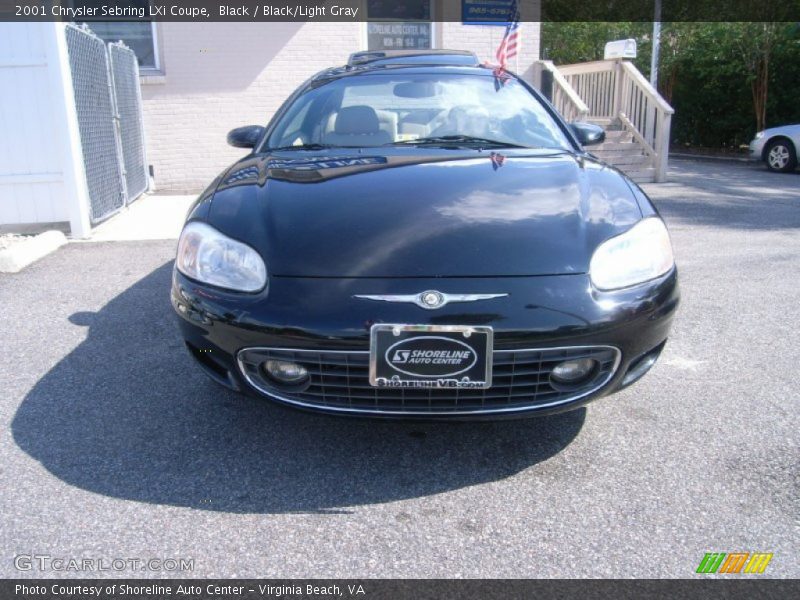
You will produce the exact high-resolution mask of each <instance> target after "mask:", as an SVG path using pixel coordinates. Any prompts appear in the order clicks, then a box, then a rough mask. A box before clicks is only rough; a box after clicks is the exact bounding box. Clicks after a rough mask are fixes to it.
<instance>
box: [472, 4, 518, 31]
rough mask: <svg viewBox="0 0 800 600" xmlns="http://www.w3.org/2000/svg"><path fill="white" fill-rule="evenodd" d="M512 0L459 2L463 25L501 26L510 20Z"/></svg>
mask: <svg viewBox="0 0 800 600" xmlns="http://www.w3.org/2000/svg"><path fill="white" fill-rule="evenodd" d="M511 4H512V0H461V22H462V23H463V24H464V25H502V26H505V25H507V24H508V21H509V20H510V19H511Z"/></svg>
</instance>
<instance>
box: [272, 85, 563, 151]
mask: <svg viewBox="0 0 800 600" xmlns="http://www.w3.org/2000/svg"><path fill="white" fill-rule="evenodd" d="M454 135H455V136H471V137H479V138H488V139H492V140H497V141H500V142H505V143H509V144H515V145H519V146H526V147H548V148H551V147H557V148H564V149H571V145H570V143H569V141H568V140H567V138H566V136H565V135H564V133H563V132H562V130H561V128H560V127H559V126H558V124H557V123H556V122H555V121H554V119H553V118H552V117H551V116H550V114H549V113H548V112H547V110H546V109H545V108H544V106H543V105H542V104H541V103H540V102H539V100H538V99H537V98H536V97H535V96H534V95H532V94H531V93H530V92H529V91H528V90H527V89H526V88H525V87H524V86H523V85H521V84H520V83H518V82H517V81H516V80H513V79H512V80H509V81H506V82H505V83H504V84H503V85H500V84H499V82H498V81H497V80H496V79H495V78H494V77H492V76H491V75H490V74H487V75H466V74H405V75H403V74H398V73H393V74H370V75H367V76H355V77H343V78H340V79H335V80H332V81H329V82H327V83H325V84H323V85H320V86H317V87H315V88H314V89H311V90H309V91H307V92H306V93H304V94H302V95H301V96H300V97H298V98H297V100H296V101H295V102H294V103H293V105H292V106H291V107H289V109H288V110H287V111H286V113H284V115H283V117H282V118H281V119H280V120H279V122H278V123H277V125H276V127H275V128H274V130H273V133H272V135H271V136H270V138H269V142H268V145H269V146H270V147H272V148H275V147H285V146H299V145H303V144H325V145H331V146H353V147H372V146H381V145H385V144H392V143H401V142H408V141H413V140H416V139H421V138H428V137H441V136H454Z"/></svg>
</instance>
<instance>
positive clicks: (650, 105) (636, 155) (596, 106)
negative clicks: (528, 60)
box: [534, 60, 675, 183]
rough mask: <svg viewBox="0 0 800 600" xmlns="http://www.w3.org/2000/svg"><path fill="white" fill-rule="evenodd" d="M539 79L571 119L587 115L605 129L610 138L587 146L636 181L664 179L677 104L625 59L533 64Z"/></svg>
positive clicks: (551, 98)
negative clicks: (663, 95)
mask: <svg viewBox="0 0 800 600" xmlns="http://www.w3.org/2000/svg"><path fill="white" fill-rule="evenodd" d="M534 67H535V68H534V84H537V85H538V86H539V89H540V90H542V89H543V88H542V84H543V83H544V82H545V80H547V81H548V82H549V83H548V84H547V86H546V88H547V89H546V90H543V92H544V94H545V96H547V97H548V98H549V99H550V100H551V102H552V103H553V106H555V108H556V110H558V111H559V112H560V113H561V114H562V116H563V117H564V118H565V119H566V120H567V121H570V122H571V121H588V122H589V123H595V124H597V125H600V126H601V127H603V129H605V130H606V141H605V142H604V143H603V144H600V145H597V146H590V147H589V148H587V150H588V151H590V152H591V153H592V154H594V155H595V156H597V157H598V158H599V159H601V160H603V161H605V162H607V163H608V164H610V165H613V166H615V167H617V168H618V169H619V170H621V171H622V172H624V173H625V174H626V175H628V176H629V177H630V178H631V179H633V180H634V181H635V182H637V183H646V182H652V181H664V180H665V179H666V176H667V161H668V160H669V131H670V123H671V119H672V114H673V113H674V112H675V111H674V110H673V109H672V107H671V106H670V105H669V104H668V103H667V102H666V101H665V100H664V99H663V98H662V97H661V95H660V94H659V93H658V91H656V90H655V89H654V88H653V86H651V85H650V82H649V81H647V79H645V78H644V77H643V76H642V74H641V73H640V72H639V71H638V69H636V67H635V66H633V64H632V63H630V62H628V61H624V60H607V61H596V62H589V63H579V64H575V65H561V66H558V67H556V66H555V65H554V64H553V63H552V62H551V61H547V60H540V61H537V62H536V63H535V64H534Z"/></svg>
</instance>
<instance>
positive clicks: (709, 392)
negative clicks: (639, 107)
mask: <svg viewBox="0 0 800 600" xmlns="http://www.w3.org/2000/svg"><path fill="white" fill-rule="evenodd" d="M645 189H646V191H647V192H648V193H649V194H651V197H652V198H653V199H654V201H655V202H656V204H657V206H658V207H659V209H660V210H661V212H662V215H663V216H664V217H665V219H666V221H667V223H668V225H669V226H670V229H671V233H672V237H673V244H674V247H675V253H676V259H677V261H678V266H679V269H680V276H681V289H682V305H681V307H680V310H679V314H678V316H677V320H676V323H675V326H674V329H673V334H672V337H671V339H670V341H669V342H668V344H667V347H666V350H665V352H664V354H663V356H662V358H661V360H660V361H659V363H658V365H657V366H656V367H655V368H654V370H653V371H652V373H650V374H649V375H648V376H647V377H645V378H644V379H643V380H642V381H641V382H639V383H638V384H637V385H635V386H633V387H632V388H629V389H627V390H625V391H624V392H621V393H620V394H618V395H616V396H612V397H608V398H605V399H602V400H600V401H598V402H595V403H593V404H592V405H590V406H589V407H588V408H587V409H582V410H579V411H575V412H571V413H566V414H562V415H557V416H552V417H547V418H541V419H534V420H526V421H511V422H498V423H469V424H446V423H445V424H441V423H440V424H435V423H431V424H428V423H425V424H413V423H394V422H376V421H362V420H344V419H335V418H329V417H324V416H318V415H310V414H304V413H300V412H295V411H291V410H286V409H283V408H281V407H277V406H274V405H272V404H270V403H268V402H265V401H258V400H254V399H245V398H242V397H239V396H236V395H234V394H232V393H229V392H227V391H225V390H223V389H222V388H220V387H218V386H216V385H214V384H213V383H211V382H210V381H208V380H207V379H206V378H205V376H204V375H202V373H201V372H200V371H199V369H198V368H197V367H195V365H194V364H192V362H191V359H190V358H189V357H188V355H187V354H186V353H185V351H184V350H183V349H182V342H181V339H180V337H179V335H178V333H177V329H176V326H175V323H174V317H173V314H172V309H171V307H170V303H169V295H168V292H169V280H170V270H171V268H172V258H173V253H174V247H175V242H174V241H141V242H117V243H96V244H70V245H68V246H66V247H63V248H62V249H60V250H58V251H57V252H56V253H55V254H52V255H50V256H49V257H47V258H45V259H43V260H42V261H40V262H38V263H36V264H34V265H32V266H31V267H29V268H27V269H26V270H25V271H23V272H22V273H20V274H18V275H0V307H2V311H0V332H2V333H1V334H0V339H2V345H3V356H2V359H0V380H1V381H2V382H3V386H2V394H0V427H1V428H2V430H1V431H0V490H2V491H1V492H0V575H2V576H3V577H29V576H30V577H38V576H51V577H52V576H61V575H67V576H96V575H100V576H105V575H107V576H133V577H142V576H175V575H177V576H194V577H235V576H241V577H278V576H280V577H309V576H314V577H503V578H517V577H692V576H693V575H694V571H695V569H696V568H697V565H698V563H699V562H700V560H701V559H702V557H703V554H704V553H706V552H739V551H742V552H754V551H758V552H771V553H774V557H773V559H772V562H771V563H770V564H769V567H768V569H767V571H766V574H765V575H766V576H774V577H798V576H800V563H799V562H798V560H797V551H798V529H797V515H798V514H800V512H799V511H800V506H799V505H798V489H800V488H799V487H798V483H799V482H798V456H799V454H798V434H797V432H798V399H799V398H800V383H798V381H799V380H800V378H798V374H797V364H798V356H800V354H799V353H798V349H797V338H798V334H800V308H799V307H798V291H797V289H798V283H800V173H797V172H796V173H793V174H788V175H781V174H772V173H769V172H767V171H766V170H765V169H764V168H763V167H762V166H757V165H748V164H734V163H727V162H694V161H679V160H674V161H673V162H672V165H671V173H670V182H669V183H666V184H651V185H646V186H645ZM21 554H25V555H28V554H40V555H41V554H45V555H49V556H52V557H63V558H78V559H81V558H93V559H101V558H102V559H105V560H106V561H108V562H110V561H112V560H113V559H115V558H122V559H126V558H132V557H135V558H140V559H144V560H147V559H151V558H155V559H165V558H168V559H172V558H185V559H193V561H194V568H193V570H192V571H185V572H165V571H154V572H150V571H148V572H137V571H133V570H131V569H127V568H126V569H124V570H122V571H113V570H111V571H104V572H101V573H81V572H77V573H74V572H69V573H58V572H51V571H48V572H44V573H43V572H41V571H38V570H36V569H33V570H31V571H18V570H17V568H15V565H14V557H15V556H18V555H21ZM762 577H763V575H762Z"/></svg>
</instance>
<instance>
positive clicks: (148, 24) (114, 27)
mask: <svg viewBox="0 0 800 600" xmlns="http://www.w3.org/2000/svg"><path fill="white" fill-rule="evenodd" d="M88 25H89V29H91V30H92V31H93V32H94V34H95V35H97V36H98V37H100V38H102V39H103V40H104V41H106V42H119V41H120V40H122V41H123V42H124V43H125V45H126V46H127V47H128V48H130V49H131V50H133V52H134V54H136V59H137V60H138V61H139V68H141V69H159V68H160V65H159V62H158V46H157V44H156V24H155V23H153V22H152V21H145V22H138V21H137V22H128V21H93V22H91V23H88Z"/></svg>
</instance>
